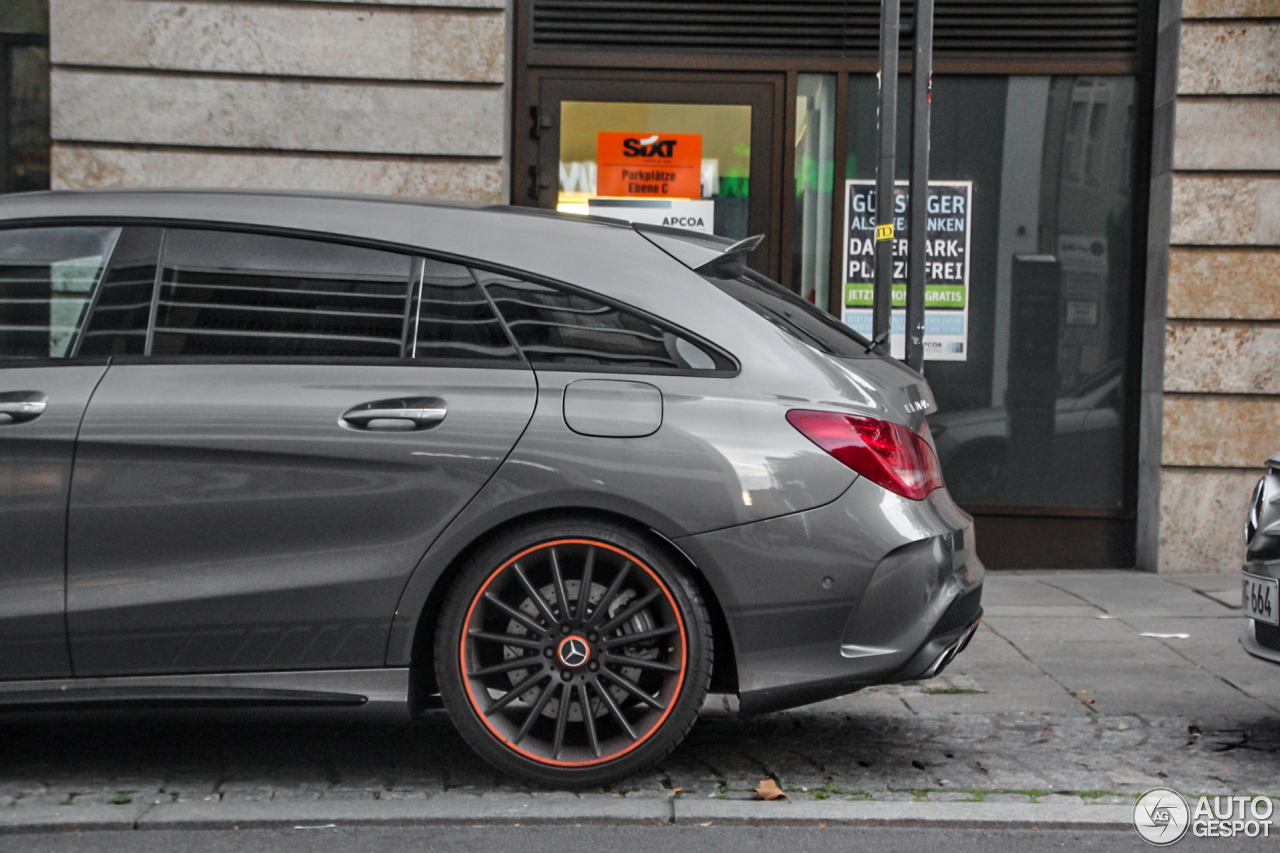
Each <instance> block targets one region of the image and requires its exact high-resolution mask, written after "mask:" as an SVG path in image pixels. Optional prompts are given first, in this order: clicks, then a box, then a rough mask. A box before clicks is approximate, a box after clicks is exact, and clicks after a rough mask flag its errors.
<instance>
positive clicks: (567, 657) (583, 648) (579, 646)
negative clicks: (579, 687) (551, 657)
mask: <svg viewBox="0 0 1280 853" xmlns="http://www.w3.org/2000/svg"><path fill="white" fill-rule="evenodd" d="M556 654H557V656H558V657H559V658H560V663H562V664H564V665H565V666H567V667H568V668H569V669H577V668H578V667H580V666H582V665H583V664H585V663H586V662H587V660H588V659H589V658H590V657H591V647H590V646H588V645H587V641H586V640H584V639H582V638H581V637H578V636H568V637H565V638H564V639H563V640H561V641H560V646H559V648H557V649H556Z"/></svg>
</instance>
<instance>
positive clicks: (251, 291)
mask: <svg viewBox="0 0 1280 853" xmlns="http://www.w3.org/2000/svg"><path fill="white" fill-rule="evenodd" d="M411 266H412V264H411V259H410V258H409V257H408V256H407V255H398V254H394V253H391V252H381V251H377V250H374V249H363V248H357V247H354V246H342V245H337V244H334V243H326V242H322V241H318V240H299V239H294V238H289V237H270V236H265V235H261V234H237V233H231V232H225V231H198V230H189V229H171V230H169V231H168V232H167V233H166V235H165V245H164V261H163V271H162V278H161V286H160V293H159V300H158V304H157V311H156V322H155V330H154V332H153V337H152V345H151V355H156V356H179V355H261V356H365V357H385V358H398V357H400V356H402V355H406V354H407V353H406V349H407V346H406V344H407V341H406V330H407V324H406V322H405V309H406V307H407V302H408V298H409V281H410V274H411V272H412V269H411Z"/></svg>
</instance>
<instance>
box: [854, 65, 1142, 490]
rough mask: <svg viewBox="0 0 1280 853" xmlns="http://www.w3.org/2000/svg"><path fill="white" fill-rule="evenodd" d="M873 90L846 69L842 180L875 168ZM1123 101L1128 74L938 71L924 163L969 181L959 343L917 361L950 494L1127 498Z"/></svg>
mask: <svg viewBox="0 0 1280 853" xmlns="http://www.w3.org/2000/svg"><path fill="white" fill-rule="evenodd" d="M903 82H904V83H906V85H905V86H903V91H902V92H901V102H900V104H899V110H900V114H902V115H906V113H905V112H903V111H905V110H906V109H907V108H908V105H909V104H910V100H909V98H910V88H911V87H910V83H909V81H903ZM875 95H876V91H875V78H874V77H867V78H865V79H864V78H861V77H854V78H851V80H850V103H849V122H850V126H849V159H848V162H847V163H846V167H847V171H848V176H849V177H850V178H871V177H874V164H875V107H876V103H875ZM1133 107H1134V82H1133V79H1132V78H1130V77H1096V76H1095V77H1082V76H1055V77H1048V76H1016V77H977V76H966V77H939V78H937V79H935V81H934V94H933V123H932V134H931V145H932V151H931V160H932V163H931V170H930V177H931V179H934V180H972V181H973V182H974V183H973V201H972V217H973V222H972V244H971V252H972V258H971V265H972V266H971V269H970V292H969V299H970V324H971V325H970V332H969V353H968V357H967V360H965V361H952V362H941V361H938V362H926V363H925V374H926V376H927V377H928V379H929V381H930V384H931V386H932V387H933V390H934V394H935V396H936V398H937V400H938V404H939V409H940V411H939V413H938V414H936V415H934V416H932V417H930V419H929V423H930V427H931V428H932V430H933V433H934V435H935V437H936V439H937V443H938V455H939V458H940V460H941V462H942V467H943V472H944V474H945V475H946V479H947V485H948V487H949V488H950V490H951V492H952V494H953V495H954V497H955V498H956V499H957V500H958V501H960V502H961V503H965V504H969V505H1022V506H1090V507H1120V506H1121V505H1122V504H1123V502H1124V488H1123V485H1124V479H1123V465H1124V433H1125V406H1124V400H1125V394H1124V387H1123V386H1124V381H1125V375H1126V365H1125V352H1126V348H1127V345H1128V340H1129V331H1128V301H1129V294H1130V279H1131V276H1130V264H1131V261H1130V254H1131V252H1130V245H1131V240H1132V225H1131V222H1132V217H1131V208H1130V199H1131V192H1130V182H1131V180H1132V177H1131V176H1132V169H1131V164H1130V162H1129V161H1130V159H1131V157H1132V144H1131V142H1132V141H1131V135H1132V132H1133ZM907 134H908V131H907V129H906V128H904V129H903V130H902V132H901V135H900V137H899V141H898V169H899V174H898V177H899V178H905V177H907V163H908V156H907V155H908V151H907V144H908V138H909V137H908V135H907Z"/></svg>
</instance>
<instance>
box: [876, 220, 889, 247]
mask: <svg viewBox="0 0 1280 853" xmlns="http://www.w3.org/2000/svg"><path fill="white" fill-rule="evenodd" d="M892 239H893V223H892V222H890V223H889V224H888V225H877V226H876V242H877V243H879V242H880V241H881V240H892Z"/></svg>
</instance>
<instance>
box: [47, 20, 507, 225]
mask: <svg viewBox="0 0 1280 853" xmlns="http://www.w3.org/2000/svg"><path fill="white" fill-rule="evenodd" d="M506 31H507V15H506V10H505V5H504V0H355V2H342V3H337V2H329V0H312V1H311V2H288V3H276V2H260V0H194V2H169V0H51V3H50V34H49V48H50V53H51V61H52V64H53V70H52V81H51V84H52V112H53V120H52V136H53V140H54V142H53V185H54V188H55V189H57V188H76V187H122V186H149V187H163V186H205V187H251V188H275V189H305V190H331V191H339V192H365V193H388V194H396V195H409V196H418V197H430V198H448V199H462V200H468V201H479V202H490V203H493V202H501V201H503V196H504V192H503V181H504V175H503V170H504V168H505V163H506V161H505V157H504V153H505V151H506V147H507V146H506V141H505V139H504V132H505V126H506V121H505V111H506V74H507V71H506V57H507V50H506V38H507V32H506Z"/></svg>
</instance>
